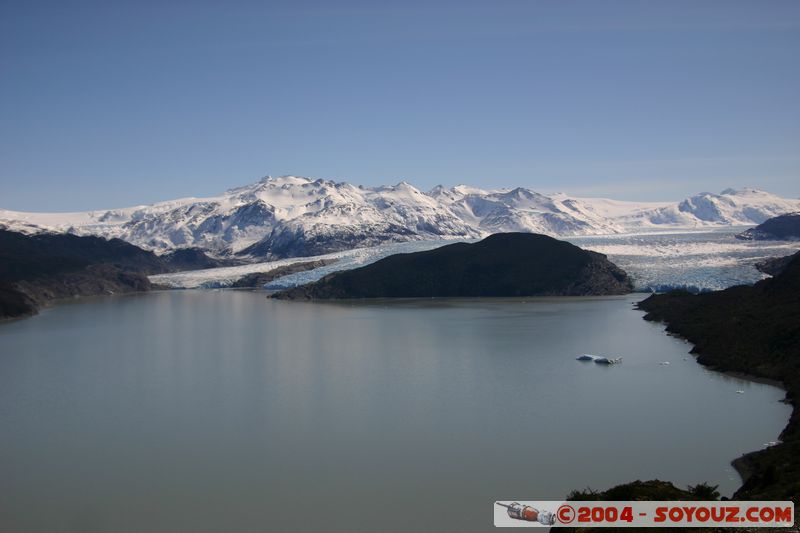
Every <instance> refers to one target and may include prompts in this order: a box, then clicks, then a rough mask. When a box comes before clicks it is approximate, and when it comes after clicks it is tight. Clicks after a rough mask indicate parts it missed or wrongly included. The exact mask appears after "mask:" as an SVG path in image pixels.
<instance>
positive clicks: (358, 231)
mask: <svg viewBox="0 0 800 533" xmlns="http://www.w3.org/2000/svg"><path fill="white" fill-rule="evenodd" d="M793 211H800V200H796V199H785V198H781V197H778V196H775V195H773V194H770V193H767V192H764V191H759V190H756V189H749V188H747V189H740V190H733V189H726V190H724V191H722V192H721V193H719V194H713V193H707V192H704V193H700V194H697V195H695V196H692V197H691V198H687V199H685V200H683V201H681V202H627V201H617V200H610V199H603V198H579V197H572V196H568V195H566V194H562V193H558V194H551V195H545V194H541V193H538V192H535V191H533V190H530V189H526V188H521V187H518V188H515V189H494V190H485V189H478V188H474V187H468V186H464V185H458V186H456V187H452V188H445V187H443V186H437V187H434V188H433V189H432V190H430V191H428V192H423V191H420V190H419V189H417V188H415V187H414V186H413V185H411V184H409V183H406V182H400V183H398V184H396V185H392V186H381V187H363V186H358V185H353V184H350V183H346V182H333V181H330V180H323V179H316V180H313V179H309V178H303V177H296V176H282V177H278V178H272V177H266V178H264V179H262V180H260V181H258V182H257V183H254V184H251V185H246V186H243V187H238V188H234V189H230V190H228V191H226V192H225V193H223V194H221V195H219V196H216V197H211V198H183V199H178V200H172V201H167V202H159V203H156V204H151V205H141V206H135V207H128V208H122V209H109V210H98V211H87V212H80V213H29V212H19V211H9V210H3V209H0V227H4V228H6V229H9V230H13V231H22V232H25V233H40V232H58V233H71V234H76V235H96V236H102V237H106V238H120V239H123V240H125V241H128V242H130V243H132V244H135V245H137V246H140V247H142V248H145V249H149V250H153V251H155V252H157V253H162V252H169V251H174V250H176V249H183V248H199V249H202V250H204V251H206V252H208V253H210V254H212V255H214V256H217V257H240V258H242V259H251V258H252V259H271V258H281V257H294V256H307V255H319V254H324V253H329V252H335V251H340V250H344V249H349V248H356V247H366V246H373V245H376V244H380V243H384V242H397V241H408V240H422V239H448V238H453V239H477V238H481V237H485V236H487V235H490V234H492V233H499V232H532V233H543V234H547V235H552V236H569V235H601V234H619V233H630V232H636V231H646V230H652V229H659V228H663V229H676V228H703V227H718V226H726V225H753V224H760V223H762V222H764V221H765V220H767V219H768V218H770V217H773V216H776V215H780V214H783V213H788V212H793Z"/></svg>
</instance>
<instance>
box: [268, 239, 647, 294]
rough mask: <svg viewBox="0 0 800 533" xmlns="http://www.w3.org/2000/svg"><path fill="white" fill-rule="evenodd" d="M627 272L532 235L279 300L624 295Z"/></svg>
mask: <svg viewBox="0 0 800 533" xmlns="http://www.w3.org/2000/svg"><path fill="white" fill-rule="evenodd" d="M632 289H633V284H632V282H631V280H630V279H629V278H628V276H627V274H626V273H625V272H624V271H623V270H621V269H620V268H618V267H617V266H616V265H614V264H613V263H611V262H610V261H609V260H608V259H607V258H606V257H605V256H604V255H602V254H598V253H596V252H589V251H586V250H582V249H581V248H578V247H577V246H574V245H572V244H570V243H568V242H564V241H559V240H556V239H553V238H552V237H547V236H545V235H537V234H531V233H498V234H495V235H492V236H490V237H487V238H486V239H483V240H482V241H480V242H477V243H474V244H467V243H456V244H450V245H447V246H443V247H441V248H437V249H434V250H429V251H425V252H417V253H411V254H396V255H392V256H389V257H386V258H384V259H382V260H380V261H377V262H376V263H373V264H371V265H368V266H365V267H362V268H357V269H354V270H349V271H345V272H337V273H334V274H330V275H328V276H326V277H324V278H322V279H321V280H319V281H317V282H315V283H311V284H308V285H303V286H301V287H296V288H293V289H289V290H286V291H282V292H279V293H276V294H275V295H273V296H274V297H276V298H283V299H316V298H320V299H324V298H409V297H459V296H469V297H482V296H498V297H506V296H584V295H604V294H625V293H628V292H630V291H631V290H632Z"/></svg>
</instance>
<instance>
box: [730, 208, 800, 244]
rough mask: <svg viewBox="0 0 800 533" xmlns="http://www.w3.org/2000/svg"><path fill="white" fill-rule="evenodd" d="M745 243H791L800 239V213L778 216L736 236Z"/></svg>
mask: <svg viewBox="0 0 800 533" xmlns="http://www.w3.org/2000/svg"><path fill="white" fill-rule="evenodd" d="M736 238H737V239H742V240H746V241H791V240H797V239H800V213H789V214H786V215H779V216H777V217H773V218H770V219H769V220H766V221H764V222H763V223H761V224H759V225H758V226H756V227H755V228H750V229H748V230H746V231H743V232H742V233H740V234H738V235H737V236H736Z"/></svg>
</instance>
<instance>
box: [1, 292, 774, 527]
mask: <svg viewBox="0 0 800 533" xmlns="http://www.w3.org/2000/svg"><path fill="white" fill-rule="evenodd" d="M640 297H641V296H640V295H639V296H632V297H612V298H591V299H588V298H587V299H578V298H573V299H567V298H562V299H531V300H527V301H523V300H422V301H420V300H406V301H395V302H389V301H375V302H369V303H325V304H322V303H303V302H279V301H272V300H267V299H265V298H264V296H263V294H260V293H252V292H242V291H216V292H214V291H185V292H171V293H155V294H149V295H139V296H131V297H118V298H100V299H96V300H93V301H91V302H89V303H81V304H75V305H63V306H59V307H56V308H54V309H51V310H48V311H46V312H44V313H43V314H42V315H40V316H38V317H34V318H32V319H28V320H22V321H17V322H12V323H8V324H3V325H0V523H3V524H6V525H7V529H9V530H12V531H13V530H16V531H47V532H53V531H80V532H91V531H115V532H125V531H132V532H133V531H137V532H138V531H254V530H267V529H269V530H274V531H280V530H288V529H291V530H319V529H324V530H334V531H339V530H340V531H376V530H380V531H415V530H426V529H428V530H432V531H484V530H486V529H488V528H489V527H491V523H492V512H493V511H492V502H493V501H494V500H496V499H526V500H536V499H544V500H550V499H558V498H561V497H563V496H564V495H565V494H566V493H567V492H568V491H569V490H571V489H575V488H583V487H586V486H592V487H595V488H605V487H608V486H610V485H613V484H615V483H619V482H623V481H629V480H632V479H637V478H640V479H648V478H656V477H658V478H662V479H670V480H674V481H676V482H677V483H679V484H684V485H685V484H688V483H692V484H694V483H697V482H701V481H711V482H713V483H719V484H720V486H721V489H722V491H723V493H728V494H730V493H731V492H732V491H733V490H734V489H735V488H736V487H737V486H738V477H737V476H736V474H735V472H733V470H732V469H731V467H730V466H729V464H728V463H729V461H730V460H731V459H732V458H734V457H735V456H737V455H739V454H741V453H743V452H745V451H749V450H753V449H757V448H759V447H761V446H762V444H763V443H764V442H767V441H770V440H774V439H775V438H776V437H777V435H778V433H779V432H780V430H781V429H782V427H783V426H784V425H785V423H786V421H787V419H788V414H789V408H788V406H786V405H784V404H781V403H779V402H778V400H780V399H781V398H782V397H783V393H782V392H781V391H780V390H778V389H775V388H772V387H769V386H766V385H761V384H756V383H751V382H744V381H741V380H738V379H734V378H730V377H726V376H723V375H720V374H716V373H713V372H709V371H707V370H705V369H703V368H701V367H700V366H699V365H697V364H696V363H695V362H694V360H693V359H692V358H688V360H684V358H685V357H686V355H687V351H688V349H689V346H688V345H687V344H685V343H684V342H682V341H680V340H678V339H675V338H671V337H668V336H666V335H664V334H663V331H662V328H661V326H659V325H655V324H649V323H646V322H644V321H643V320H642V319H641V316H642V315H641V313H640V312H638V311H633V310H631V308H632V303H633V302H634V301H635V300H636V299H638V298H640ZM583 352H592V353H599V354H602V355H614V356H623V357H624V363H623V364H622V365H619V366H614V367H610V368H609V367H602V366H599V365H596V364H593V363H581V362H578V361H575V359H574V358H575V356H576V355H577V354H580V353H583ZM660 361H670V362H671V363H672V364H671V365H670V366H661V365H659V364H658V362H660ZM737 390H744V391H745V394H736V391H737Z"/></svg>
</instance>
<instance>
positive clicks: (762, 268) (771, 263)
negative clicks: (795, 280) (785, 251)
mask: <svg viewBox="0 0 800 533" xmlns="http://www.w3.org/2000/svg"><path fill="white" fill-rule="evenodd" d="M798 256H800V252H797V253H795V254H793V255H786V256H783V257H771V258H770V259H765V260H764V261H761V262H759V263H756V268H757V269H758V271H759V272H763V273H764V274H768V275H770V276H777V275H778V274H780V273H781V272H783V271H784V270H786V267H787V266H789V263H791V262H792V261H793V260H794V259H795V258H796V257H798Z"/></svg>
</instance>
